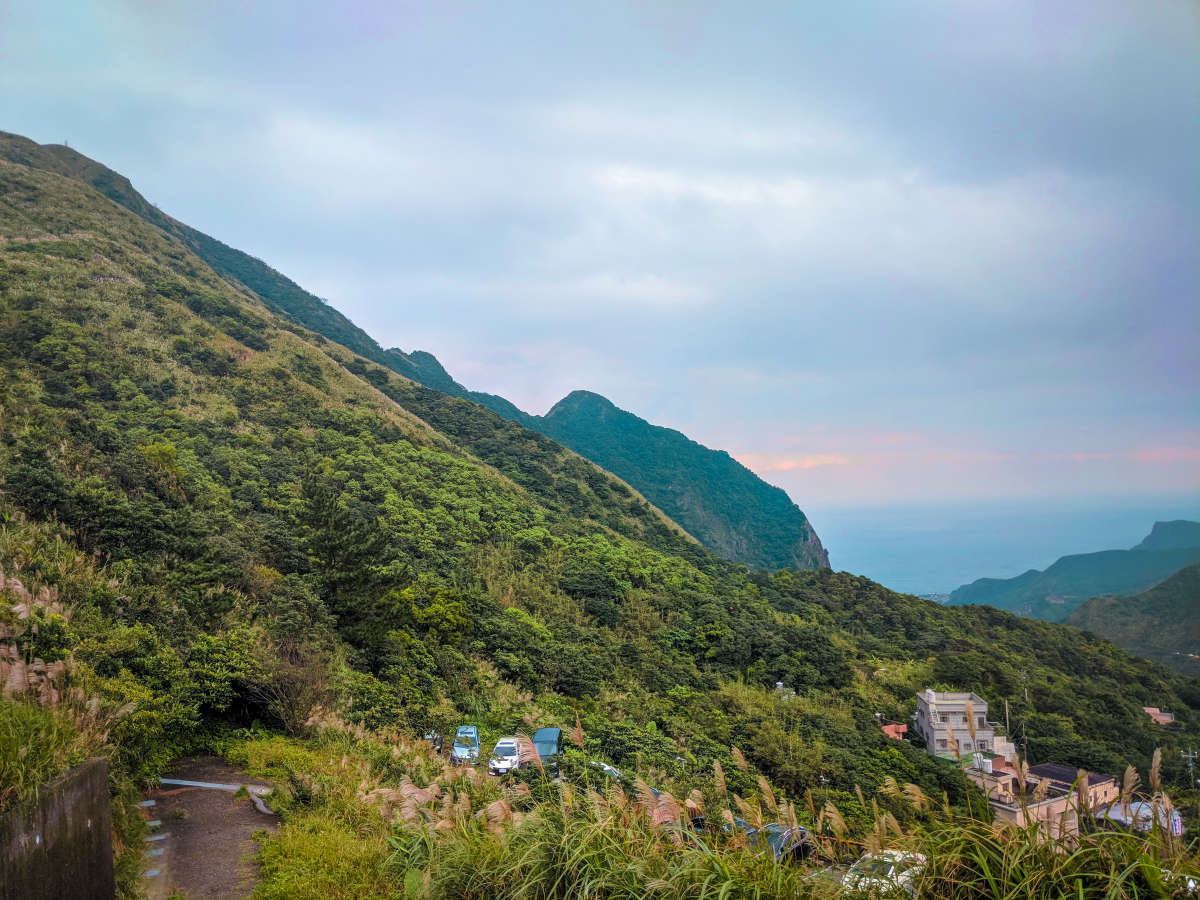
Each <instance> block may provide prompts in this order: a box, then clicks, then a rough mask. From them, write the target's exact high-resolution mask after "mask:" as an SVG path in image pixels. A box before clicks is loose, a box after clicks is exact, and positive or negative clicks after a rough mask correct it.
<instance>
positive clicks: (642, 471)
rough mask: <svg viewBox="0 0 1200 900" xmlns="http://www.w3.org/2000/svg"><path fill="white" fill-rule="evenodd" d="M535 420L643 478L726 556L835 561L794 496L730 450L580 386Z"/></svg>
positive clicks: (759, 561)
mask: <svg viewBox="0 0 1200 900" xmlns="http://www.w3.org/2000/svg"><path fill="white" fill-rule="evenodd" d="M533 422H534V424H533V427H535V428H537V429H538V430H539V431H541V432H543V433H544V434H548V435H549V436H550V437H552V438H554V439H555V440H557V441H559V442H560V443H562V444H564V445H566V446H568V447H570V448H571V449H572V450H575V451H576V452H577V453H580V454H582V455H584V456H586V457H587V458H588V459H591V460H594V461H595V462H597V463H599V464H600V465H601V466H603V467H604V468H606V469H608V470H609V471H610V472H612V473H613V474H615V475H618V476H619V477H621V478H623V479H625V480H626V481H628V482H629V483H630V484H638V485H641V486H642V488H643V490H644V491H645V492H646V496H647V497H648V498H649V499H650V500H651V502H653V503H654V504H655V505H656V506H658V507H659V509H661V510H662V511H663V512H665V513H666V514H667V515H668V516H670V517H671V518H672V519H674V520H675V521H676V522H678V523H680V524H681V525H682V526H683V527H684V528H686V529H687V530H688V532H689V533H690V534H692V535H693V536H695V537H696V539H697V540H699V541H700V542H701V543H702V544H704V545H705V546H707V547H711V548H712V549H713V550H715V551H716V552H717V553H719V554H721V555H722V556H724V557H725V558H727V559H734V560H739V561H742V562H747V563H749V564H751V565H754V566H759V567H762V568H768V569H778V568H782V567H784V566H791V567H793V568H799V569H815V568H828V567H829V555H828V554H827V553H826V552H825V548H824V547H822V546H821V541H820V539H819V538H818V537H817V534H816V532H815V531H814V530H813V528H812V526H811V525H810V524H809V522H808V520H807V519H806V518H805V516H804V513H802V512H801V511H800V509H799V508H798V507H797V506H796V505H795V504H794V503H792V501H791V498H789V497H788V495H787V494H786V493H785V492H784V491H783V490H781V489H780V488H777V487H772V486H771V485H769V484H767V483H766V482H764V481H763V480H762V479H760V478H759V477H758V476H757V475H755V474H754V473H753V472H751V471H750V470H749V469H747V468H746V467H745V466H743V465H742V464H741V463H739V462H737V460H735V459H733V458H732V457H731V456H730V455H729V454H728V453H725V452H723V451H717V450H710V449H708V448H707V447H705V446H703V445H701V444H698V443H696V442H695V441H692V440H689V439H688V438H687V437H686V436H685V435H682V434H680V433H679V432H678V431H673V430H672V429H669V428H662V427H659V426H656V425H651V424H650V423H649V422H647V421H645V420H644V419H639V418H638V417H637V416H635V415H633V414H632V413H628V412H625V411H624V410H621V409H618V408H617V407H616V406H614V405H613V404H612V403H611V402H609V401H608V400H606V399H605V398H604V397H601V396H599V395H598V394H592V393H589V392H587V391H575V392H574V393H572V394H570V395H569V396H567V397H565V398H564V399H563V400H561V401H559V403H558V404H556V405H555V406H554V408H553V409H551V410H550V412H548V413H547V414H546V415H545V416H544V417H540V418H535V419H534V420H533Z"/></svg>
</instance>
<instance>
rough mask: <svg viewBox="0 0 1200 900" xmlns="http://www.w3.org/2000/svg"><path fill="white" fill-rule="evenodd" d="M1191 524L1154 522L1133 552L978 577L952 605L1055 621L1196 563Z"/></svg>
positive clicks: (1198, 552)
mask: <svg viewBox="0 0 1200 900" xmlns="http://www.w3.org/2000/svg"><path fill="white" fill-rule="evenodd" d="M1198 529H1200V524H1197V523H1195V522H1185V521H1180V522H1171V523H1165V522H1158V523H1155V526H1154V531H1153V532H1152V533H1151V534H1150V535H1149V536H1148V537H1147V538H1146V539H1145V540H1144V541H1142V543H1140V544H1139V545H1138V546H1137V547H1134V548H1133V549H1132V550H1103V551H1101V552H1099V553H1080V554H1075V555H1072V556H1063V557H1061V558H1059V559H1058V560H1056V561H1055V562H1054V564H1053V565H1051V566H1050V567H1049V568H1047V569H1046V570H1045V571H1042V572H1039V571H1038V570H1036V569H1030V570H1029V571H1028V572H1025V573H1024V574H1022V575H1018V576H1017V577H1016V578H980V579H979V580H978V581H974V582H972V583H971V584H967V585H963V586H962V587H960V588H958V589H957V590H955V591H953V592H952V593H951V594H950V603H951V604H956V605H957V604H986V605H988V606H994V607H996V608H997V609H1005V610H1008V611H1010V612H1015V613H1017V614H1018V615H1022V616H1033V617H1034V618H1037V619H1046V620H1047V621H1050V622H1059V621H1062V620H1063V619H1065V618H1066V616H1067V615H1068V614H1069V613H1070V612H1071V610H1073V609H1074V608H1075V607H1076V606H1078V605H1079V604H1080V603H1082V602H1083V601H1085V600H1087V599H1088V598H1090V597H1096V596H1099V595H1102V594H1132V593H1136V592H1138V591H1142V590H1145V589H1146V588H1148V587H1150V586H1151V585H1153V584H1156V583H1158V582H1159V581H1162V580H1163V579H1164V578H1167V577H1168V576H1169V575H1171V574H1172V573H1173V572H1177V571H1179V570H1180V569H1181V568H1183V567H1184V566H1187V565H1191V564H1192V563H1196V562H1200V544H1196V543H1192V541H1193V540H1198V539H1200V538H1198V537H1197V531H1198Z"/></svg>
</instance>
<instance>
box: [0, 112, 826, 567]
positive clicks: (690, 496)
mask: <svg viewBox="0 0 1200 900" xmlns="http://www.w3.org/2000/svg"><path fill="white" fill-rule="evenodd" d="M0 158H3V159H8V160H9V161H11V162H15V163H19V164H21V165H25V166H29V167H31V168H36V169H41V170H44V171H48V172H54V173H55V174H58V175H62V176H65V177H67V178H71V179H74V180H76V181H80V182H82V183H84V184H87V185H88V186H90V187H92V188H95V189H96V190H97V191H99V192H100V193H101V194H103V195H104V196H106V197H108V198H109V199H110V200H112V201H114V202H115V203H118V204H119V205H121V206H123V207H124V208H125V209H127V210H129V211H130V212H132V213H133V214H134V215H136V216H138V217H139V218H141V219H143V220H144V221H146V222H148V223H150V224H151V225H154V226H155V227H156V228H158V229H161V230H162V231H164V232H166V233H167V234H170V235H172V236H173V237H175V238H177V239H178V240H179V241H180V242H181V243H182V244H183V245H184V246H185V247H187V248H188V249H189V250H191V252H192V253H194V254H195V255H196V256H197V257H199V258H200V259H201V260H203V261H204V262H205V263H207V264H208V265H209V266H211V267H212V269H213V271H214V272H215V273H216V274H217V275H219V276H221V277H222V278H224V279H227V280H229V281H230V282H232V283H235V284H241V285H244V286H245V287H247V288H249V289H250V290H252V291H253V292H254V293H255V294H256V295H257V297H258V299H259V300H260V302H261V303H262V304H263V305H264V306H266V307H267V308H268V309H270V310H271V311H272V312H276V313H278V314H280V315H282V316H284V317H285V318H287V319H290V320H291V321H292V322H295V323H296V324H298V325H302V326H304V327H305V328H306V329H309V330H310V331H312V332H313V333H315V334H317V335H320V336H322V337H325V338H328V339H329V340H331V341H334V342H335V343H338V344H341V345H342V346H344V347H346V348H347V349H349V350H352V351H354V353H356V354H358V355H359V356H361V357H363V358H365V359H367V360H370V361H371V362H375V363H378V364H379V365H381V366H383V367H385V368H387V369H390V370H391V371H393V372H396V373H397V374H399V375H403V376H404V377H405V378H408V379H411V380H412V381H415V382H417V383H418V384H421V385H424V386H425V387H429V388H433V389H434V390H436V391H440V392H442V393H444V394H449V395H450V396H452V397H458V398H461V399H465V400H470V401H473V402H475V403H479V404H481V405H483V406H485V407H487V408H488V409H490V410H492V411H493V412H495V413H497V414H498V415H500V416H502V417H503V418H505V419H509V420H511V421H514V422H518V423H520V424H521V425H523V426H525V427H526V428H528V429H531V430H533V431H537V432H540V433H542V434H545V435H548V436H549V437H552V438H554V439H555V440H556V441H558V442H559V443H561V444H563V445H565V446H567V447H570V448H571V449H572V450H574V451H575V452H576V453H579V454H580V455H582V456H584V457H586V458H587V459H590V460H591V461H593V462H596V463H598V464H599V465H600V466H602V467H604V468H606V469H608V470H609V471H612V472H614V473H616V474H618V475H619V476H620V477H621V478H623V479H624V480H625V481H626V482H627V483H628V484H629V485H630V486H631V487H633V488H634V489H635V490H637V491H638V492H640V493H641V494H643V495H644V496H645V497H647V498H648V499H649V500H650V502H652V503H653V504H655V505H656V506H657V507H658V508H659V509H662V510H663V511H664V512H666V513H667V515H668V516H670V517H671V518H672V519H673V520H674V521H675V522H677V523H678V524H679V525H680V526H681V527H682V529H683V530H685V531H686V532H688V533H690V534H691V535H693V536H694V537H695V538H696V539H697V540H699V541H700V542H701V543H703V544H704V545H705V546H707V547H709V548H710V549H712V550H715V551H716V552H717V553H718V554H720V555H721V556H724V557H725V558H727V559H731V560H736V561H739V562H745V563H748V564H750V565H754V566H765V567H767V568H782V567H784V566H792V567H796V568H819V567H822V566H826V567H827V566H828V565H829V558H828V554H827V553H826V552H825V550H824V548H823V547H822V546H821V543H820V540H819V539H818V538H817V536H816V532H815V531H814V530H813V528H812V525H811V524H810V523H809V522H808V520H807V519H806V518H805V516H804V513H802V512H801V511H800V509H799V508H798V507H797V506H796V505H795V504H794V503H792V502H791V500H790V499H789V498H788V497H787V495H786V494H785V493H784V492H783V491H782V490H780V489H779V488H777V487H773V486H771V485H769V484H767V483H766V482H764V481H762V479H760V478H758V476H756V475H754V474H753V473H752V472H750V471H749V470H748V469H746V468H745V467H744V466H742V465H740V464H739V463H737V462H736V461H734V460H733V459H731V458H730V457H729V456H728V454H725V453H723V452H720V451H713V450H709V449H708V448H706V447H703V446H701V445H700V444H697V443H695V442H694V441H690V440H688V439H687V438H686V437H684V436H683V435H680V434H678V432H674V431H670V430H669V429H665V428H657V427H655V426H651V425H649V423H646V422H644V421H642V420H641V419H638V418H637V417H635V416H633V415H631V414H629V413H624V412H621V411H616V410H615V407H612V410H613V411H616V412H621V415H611V416H610V415H607V413H608V409H606V410H605V413H606V415H604V416H603V417H601V419H602V420H603V422H604V423H606V424H611V426H612V428H611V429H610V430H606V429H605V428H604V427H601V426H600V424H599V422H596V421H593V422H585V421H582V420H581V419H580V418H579V416H578V415H575V416H571V415H569V414H568V411H569V410H572V409H574V410H576V411H577V413H578V412H582V411H583V410H582V407H580V406H579V405H578V404H573V403H572V402H571V397H568V398H566V399H565V400H563V401H562V402H561V403H560V404H559V406H558V407H555V410H556V411H558V413H559V414H558V415H554V414H551V415H548V416H546V417H544V418H543V417H539V416H532V415H529V414H527V413H525V412H523V411H522V410H520V409H518V408H517V407H516V406H515V405H514V404H512V403H511V402H509V401H508V400H505V399H504V398H503V397H498V396H496V395H495V394H486V393H481V392H476V391H469V390H467V389H466V388H465V387H463V386H462V385H461V384H459V383H458V382H457V381H455V380H454V378H453V377H452V376H451V375H450V373H448V372H447V371H446V370H445V368H444V367H443V366H442V365H441V363H440V362H438V360H437V358H436V357H434V356H433V354H431V353H427V352H424V351H420V350H417V351H413V352H411V353H404V352H403V351H401V350H398V349H395V348H391V349H387V350H385V349H383V348H382V347H380V346H379V344H378V343H376V342H375V340H374V339H373V338H372V337H371V336H370V335H368V334H367V333H366V332H365V331H363V330H362V329H361V328H359V327H358V326H357V325H355V324H354V323H353V322H351V321H350V320H349V319H348V318H346V317H345V316H344V315H342V314H341V313H339V312H338V311H337V310H336V309H334V308H332V307H331V306H329V305H328V304H327V303H325V301H323V300H321V299H320V298H319V297H316V296H314V295H313V294H310V293H309V292H307V291H305V290H304V289H303V288H301V287H300V286H299V285H298V284H296V283H295V282H294V281H292V280H291V279H289V278H287V277H286V276H285V275H283V274H281V273H280V272H277V271H276V270H275V269H272V268H271V267H270V266H268V265H267V264H266V263H264V262H263V261H262V260H259V259H256V258H254V257H252V256H250V255H249V254H247V253H243V252H242V251H240V250H236V249H234V248H233V247H230V246H228V245H226V244H224V243H222V242H221V241H219V240H216V239H215V238H212V237H209V236H208V235H206V234H204V233H202V232H200V231H197V230H196V229H194V228H192V227H190V226H188V225H185V224H184V223H182V222H179V221H178V220H176V219H173V218H172V217H170V216H168V215H166V214H165V213H163V212H161V211H160V210H159V209H158V208H157V207H155V206H153V205H152V204H150V203H149V202H147V201H146V199H145V198H144V197H143V196H142V195H141V194H139V193H138V192H137V191H136V190H135V189H134V187H133V185H132V183H131V182H130V181H129V179H128V178H126V177H125V176H123V175H120V174H118V173H117V172H114V171H113V170H111V169H109V168H108V167H107V166H104V165H102V164H101V163H98V162H96V161H94V160H92V159H89V158H88V157H86V156H84V155H82V154H81V153H79V152H78V151H76V150H73V149H71V148H69V147H65V146H62V145H57V144H37V143H36V142H34V141H31V140H29V139H28V138H24V137H21V136H19V135H14V134H8V133H6V132H0ZM572 396H574V395H572ZM591 396H595V395H591ZM606 402H607V401H606ZM609 406H610V407H611V404H609ZM560 407H561V410H560ZM443 425H446V427H450V426H449V425H448V424H447V423H445V422H444V421H443ZM459 437H460V438H463V439H464V440H466V439H468V438H466V436H465V435H461V434H460V435H459ZM618 446H621V447H622V448H623V449H622V450H621V451H620V452H615V450H616V448H617V447H618Z"/></svg>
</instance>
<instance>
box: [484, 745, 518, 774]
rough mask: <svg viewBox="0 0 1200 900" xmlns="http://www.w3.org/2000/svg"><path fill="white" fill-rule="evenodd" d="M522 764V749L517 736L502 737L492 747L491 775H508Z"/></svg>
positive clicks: (489, 762)
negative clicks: (518, 744)
mask: <svg viewBox="0 0 1200 900" xmlns="http://www.w3.org/2000/svg"><path fill="white" fill-rule="evenodd" d="M520 765H521V750H520V748H519V747H518V746H517V739H516V738H515V737H506V738H500V740H498V741H496V746H495V747H494V748H493V749H492V758H491V759H490V760H488V773H489V774H491V775H507V774H508V773H509V772H512V771H515V770H516V769H518V768H519V767H520Z"/></svg>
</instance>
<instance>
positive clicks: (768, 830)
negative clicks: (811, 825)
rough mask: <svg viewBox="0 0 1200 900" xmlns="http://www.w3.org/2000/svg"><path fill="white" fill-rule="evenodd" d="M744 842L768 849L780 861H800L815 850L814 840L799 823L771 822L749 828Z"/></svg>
mask: <svg viewBox="0 0 1200 900" xmlns="http://www.w3.org/2000/svg"><path fill="white" fill-rule="evenodd" d="M746 844H747V845H748V846H750V847H754V848H756V849H759V850H767V851H769V852H770V854H771V855H772V856H773V857H774V858H775V861H776V862H781V863H802V862H804V861H806V860H807V859H808V858H809V857H810V856H812V855H813V854H815V853H816V852H817V843H816V841H814V840H813V839H812V836H811V835H810V834H809V833H808V830H807V829H805V828H801V827H800V826H799V825H797V826H795V827H792V826H791V825H780V824H777V823H772V824H770V825H764V826H763V827H762V828H750V829H749V830H748V831H747V832H746Z"/></svg>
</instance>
